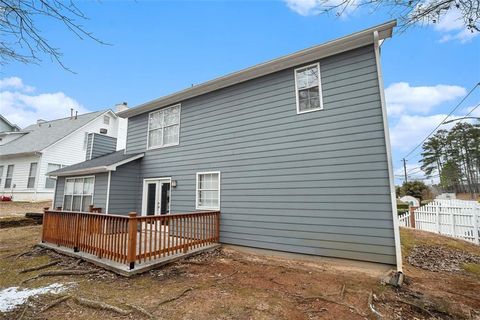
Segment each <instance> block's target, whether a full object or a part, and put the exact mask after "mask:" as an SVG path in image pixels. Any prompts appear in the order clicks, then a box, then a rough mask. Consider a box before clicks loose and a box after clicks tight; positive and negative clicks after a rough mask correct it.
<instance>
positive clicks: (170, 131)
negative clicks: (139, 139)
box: [147, 104, 181, 149]
mask: <svg viewBox="0 0 480 320" xmlns="http://www.w3.org/2000/svg"><path fill="white" fill-rule="evenodd" d="M180 111H181V106H180V105H179V104H177V105H175V106H172V107H168V108H165V109H161V110H158V111H153V112H150V113H149V114H148V133H147V134H148V136H147V146H148V149H155V148H163V147H168V146H175V145H178V143H179V135H180Z"/></svg>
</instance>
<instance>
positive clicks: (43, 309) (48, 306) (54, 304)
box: [40, 295, 72, 313]
mask: <svg viewBox="0 0 480 320" xmlns="http://www.w3.org/2000/svg"><path fill="white" fill-rule="evenodd" d="M71 297H72V296H70V295H66V296H63V297H60V298H58V299H56V300H54V301H53V302H52V303H50V304H48V305H46V306H45V307H43V308H42V309H41V310H40V313H42V312H45V311H47V310H48V309H50V308H53V307H55V306H57V305H59V304H60V303H62V302H63V301H67V300H68V299H70V298H71Z"/></svg>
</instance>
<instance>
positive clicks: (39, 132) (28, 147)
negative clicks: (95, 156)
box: [0, 110, 107, 156]
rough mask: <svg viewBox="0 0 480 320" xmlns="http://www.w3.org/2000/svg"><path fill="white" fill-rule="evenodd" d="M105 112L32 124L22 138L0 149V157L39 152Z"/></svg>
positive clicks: (24, 130)
mask: <svg viewBox="0 0 480 320" xmlns="http://www.w3.org/2000/svg"><path fill="white" fill-rule="evenodd" d="M106 111H107V110H102V111H95V112H90V113H85V114H81V115H78V117H77V119H75V118H73V119H71V118H70V117H68V118H62V119H57V120H52V121H46V122H43V123H41V124H40V125H39V124H32V125H29V126H28V127H26V128H25V129H23V130H22V131H23V132H28V133H26V134H24V135H23V136H22V137H20V138H18V139H16V140H13V141H12V142H9V143H6V144H4V145H3V146H1V147H0V155H1V156H5V155H16V154H23V153H33V152H37V151H41V150H43V149H45V148H46V147H48V146H49V145H51V144H53V143H55V142H57V141H58V140H60V139H62V138H64V137H65V136H67V135H68V134H70V133H72V132H74V131H75V130H77V129H78V128H80V127H82V126H84V125H85V124H87V123H88V122H90V121H92V120H93V119H95V118H96V117H98V116H99V115H101V114H103V113H105V112H106Z"/></svg>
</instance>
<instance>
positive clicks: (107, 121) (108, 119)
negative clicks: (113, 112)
mask: <svg viewBox="0 0 480 320" xmlns="http://www.w3.org/2000/svg"><path fill="white" fill-rule="evenodd" d="M103 124H106V125H109V124H110V117H109V116H107V115H105V116H103Z"/></svg>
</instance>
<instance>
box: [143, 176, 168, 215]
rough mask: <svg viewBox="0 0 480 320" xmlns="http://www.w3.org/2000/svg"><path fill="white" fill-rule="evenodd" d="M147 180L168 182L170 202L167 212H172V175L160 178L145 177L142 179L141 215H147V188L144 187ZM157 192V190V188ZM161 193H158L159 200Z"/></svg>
mask: <svg viewBox="0 0 480 320" xmlns="http://www.w3.org/2000/svg"><path fill="white" fill-rule="evenodd" d="M149 182H168V183H170V194H169V196H170V202H169V203H168V214H171V213H172V210H171V208H172V177H160V178H146V179H143V190H142V212H141V216H147V188H145V187H146V186H147V183H149ZM157 192H158V190H157ZM161 197H162V196H161V193H160V199H159V200H160V201H162V199H161Z"/></svg>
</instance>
